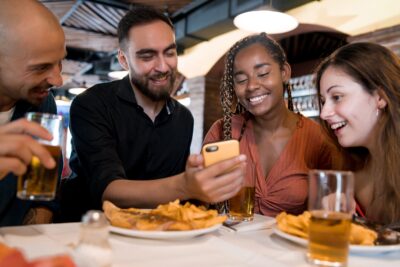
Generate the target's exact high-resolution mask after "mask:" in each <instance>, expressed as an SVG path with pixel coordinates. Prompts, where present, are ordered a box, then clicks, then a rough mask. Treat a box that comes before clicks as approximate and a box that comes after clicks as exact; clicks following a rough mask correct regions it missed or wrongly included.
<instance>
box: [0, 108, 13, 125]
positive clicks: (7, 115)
mask: <svg viewBox="0 0 400 267" xmlns="http://www.w3.org/2000/svg"><path fill="white" fill-rule="evenodd" d="M14 110H15V106H14V107H12V109H10V110H7V111H0V125H3V124H6V123H7V122H9V121H10V120H11V117H12V115H13V114H14Z"/></svg>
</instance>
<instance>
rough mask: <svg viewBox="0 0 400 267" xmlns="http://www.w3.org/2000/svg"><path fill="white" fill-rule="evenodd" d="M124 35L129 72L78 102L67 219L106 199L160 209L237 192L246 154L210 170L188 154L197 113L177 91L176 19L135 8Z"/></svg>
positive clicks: (65, 196)
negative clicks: (172, 203)
mask: <svg viewBox="0 0 400 267" xmlns="http://www.w3.org/2000/svg"><path fill="white" fill-rule="evenodd" d="M118 37H119V44H120V50H119V53H118V59H119V62H120V64H121V65H122V66H123V68H124V69H126V70H128V71H129V75H128V76H126V77H125V78H123V79H122V80H118V81H113V82H110V83H105V84H99V85H96V86H94V87H92V88H90V89H88V90H87V91H86V92H84V93H83V94H81V95H79V96H77V97H76V98H75V99H74V101H73V103H72V105H71V110H70V129H71V133H72V143H73V152H72V156H71V159H70V167H71V169H72V170H73V174H72V176H71V177H70V179H68V180H67V181H66V183H65V184H63V185H62V194H61V196H62V198H61V203H62V204H61V215H62V218H61V221H76V220H80V216H81V214H82V213H83V212H84V211H86V210H88V209H101V204H102V201H104V200H109V201H111V202H113V203H114V204H116V205H117V206H120V207H138V208H154V207H155V206H157V205H158V204H161V203H167V202H169V201H173V200H175V199H180V200H187V199H198V200H201V201H205V202H220V201H223V200H226V199H228V198H230V197H232V196H234V195H235V194H236V193H237V192H238V191H239V189H240V187H241V184H242V181H243V173H244V165H245V160H246V158H245V156H238V157H236V158H233V159H231V160H227V161H224V162H222V163H220V164H216V165H213V166H210V167H208V168H203V159H202V157H201V156H200V155H190V156H189V152H190V144H191V141H192V133H193V117H192V115H191V113H190V112H189V110H187V109H186V108H185V107H184V106H183V105H181V104H180V103H179V102H177V101H176V100H175V99H173V98H171V97H170V93H171V91H172V89H173V84H174V81H175V76H176V72H177V51H176V44H175V36H174V30H173V26H172V23H171V21H170V20H169V19H168V18H167V17H166V16H165V15H163V14H162V13H161V12H159V11H156V10H154V9H152V8H150V7H146V6H134V7H133V8H132V10H131V11H129V12H128V13H127V14H126V16H124V18H122V20H121V21H120V23H119V26H118ZM235 165H236V166H238V167H236V168H232V167H234V166H235ZM229 169H231V170H230V171H229ZM232 169H233V170H232ZM227 170H228V172H227ZM216 177H218V178H216ZM78 196H80V197H78Z"/></svg>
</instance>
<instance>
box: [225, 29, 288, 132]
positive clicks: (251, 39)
mask: <svg viewBox="0 0 400 267" xmlns="http://www.w3.org/2000/svg"><path fill="white" fill-rule="evenodd" d="M256 43H257V44H261V45H262V46H264V47H265V49H266V50H267V51H268V53H270V55H271V56H272V58H273V59H274V60H275V61H276V62H277V63H278V64H279V67H280V68H283V65H284V64H285V63H286V62H287V60H286V54H285V52H284V51H283V49H282V47H281V46H280V45H279V43H278V42H276V41H275V40H274V39H272V38H271V37H269V36H268V35H267V34H266V33H264V32H263V33H260V34H256V35H250V36H247V37H245V38H243V39H241V40H239V41H238V42H236V43H235V44H234V45H233V46H232V47H231V48H230V49H229V51H228V53H227V55H226V59H225V69H224V73H223V76H222V80H221V86H220V99H221V106H222V111H223V127H222V131H223V135H224V140H229V139H232V115H234V114H243V115H244V117H245V122H244V124H243V126H242V129H241V131H240V137H239V140H240V138H241V137H242V135H243V133H244V130H245V128H246V122H247V120H248V118H249V114H248V112H247V111H246V109H245V107H243V106H242V105H241V104H240V103H239V100H238V99H237V97H236V94H235V84H234V79H233V65H234V62H235V58H236V55H237V54H238V53H239V51H241V50H242V49H243V48H246V47H248V46H250V45H252V44H256ZM284 87H285V90H286V92H287V95H288V108H289V110H291V111H293V103H292V95H291V92H290V91H291V90H290V84H289V83H287V84H285V85H284Z"/></svg>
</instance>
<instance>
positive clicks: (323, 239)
mask: <svg viewBox="0 0 400 267" xmlns="http://www.w3.org/2000/svg"><path fill="white" fill-rule="evenodd" d="M308 209H309V211H310V213H311V219H310V220H311V221H310V227H309V233H308V252H307V259H308V261H309V262H310V263H312V264H315V265H318V266H347V259H348V254H349V236H350V227H351V217H352V213H353V210H354V175H353V173H352V172H348V171H335V170H311V171H310V172H309V194H308Z"/></svg>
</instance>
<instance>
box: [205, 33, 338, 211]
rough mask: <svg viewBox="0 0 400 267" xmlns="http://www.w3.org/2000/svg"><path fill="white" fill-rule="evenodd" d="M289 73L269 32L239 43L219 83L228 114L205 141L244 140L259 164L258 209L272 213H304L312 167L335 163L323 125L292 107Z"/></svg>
mask: <svg viewBox="0 0 400 267" xmlns="http://www.w3.org/2000/svg"><path fill="white" fill-rule="evenodd" d="M290 75H291V68H290V65H289V64H288V62H287V60H286V55H285V53H284V51H283V49H282V48H281V46H280V45H279V44H278V43H277V42H276V41H275V40H273V39H272V38H270V37H269V36H267V35H266V34H265V33H261V34H258V35H252V36H249V37H246V38H244V39H242V40H240V41H238V42H237V43H236V44H234V45H233V46H232V47H231V48H230V49H229V51H228V53H227V57H226V62H225V71H224V75H223V78H222V83H221V87H220V89H221V104H222V108H223V114H224V117H223V118H222V119H220V120H218V121H217V122H215V123H214V124H213V126H212V127H211V129H210V130H209V132H208V133H207V135H206V137H205V140H204V143H209V142H213V141H219V140H228V139H237V140H239V141H240V151H241V153H242V154H246V156H247V159H248V162H250V164H249V165H254V166H255V169H256V171H255V173H256V174H255V175H256V188H255V190H256V200H255V212H256V213H261V214H264V215H269V216H275V215H276V214H278V213H279V212H281V211H287V212H289V213H293V214H300V213H302V212H303V211H304V210H305V209H306V199H307V193H308V190H307V175H308V170H309V169H314V168H324V169H329V168H331V160H332V157H331V151H332V148H333V146H332V145H331V146H330V145H329V144H328V143H327V142H326V141H325V138H324V136H323V132H322V129H321V128H320V126H319V125H318V124H317V123H315V122H314V121H312V120H311V119H308V118H305V117H303V116H301V115H300V114H296V113H294V112H293V107H292V103H291V97H290V89H289V86H288V84H289V79H290ZM285 91H286V92H287V94H288V95H289V101H288V106H289V108H288V107H287V106H286V103H285V98H284V93H285ZM251 173H252V172H250V171H248V172H247V175H251Z"/></svg>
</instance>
